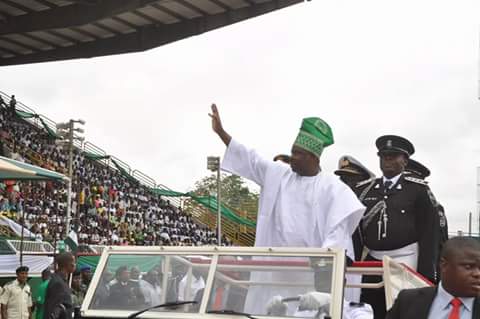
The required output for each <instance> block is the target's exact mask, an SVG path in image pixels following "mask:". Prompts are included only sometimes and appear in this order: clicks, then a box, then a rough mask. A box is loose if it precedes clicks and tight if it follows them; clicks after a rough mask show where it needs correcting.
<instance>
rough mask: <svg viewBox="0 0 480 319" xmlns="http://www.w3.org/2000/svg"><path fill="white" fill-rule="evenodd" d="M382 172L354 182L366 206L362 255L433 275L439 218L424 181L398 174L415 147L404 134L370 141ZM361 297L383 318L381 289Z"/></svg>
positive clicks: (367, 291) (377, 279)
mask: <svg viewBox="0 0 480 319" xmlns="http://www.w3.org/2000/svg"><path fill="white" fill-rule="evenodd" d="M375 144H376V146H377V149H378V153H377V154H378V156H379V158H380V169H381V170H382V173H383V176H382V177H381V178H377V179H376V180H375V182H374V183H368V184H364V185H359V190H358V192H360V193H361V194H362V195H361V198H362V203H363V204H364V205H365V206H366V211H365V215H364V217H363V219H362V221H361V225H360V227H361V229H362V235H363V242H364V245H365V246H366V247H367V248H368V250H369V253H368V255H367V257H366V258H365V260H382V258H383V256H385V255H388V256H390V257H391V258H393V259H394V260H396V261H398V262H403V263H405V264H407V265H409V266H410V267H412V268H414V269H416V270H417V271H418V272H419V273H420V274H422V275H423V276H425V277H426V278H427V279H429V280H431V281H435V280H436V261H437V256H438V234H439V218H438V214H437V211H436V209H435V207H434V206H433V204H432V201H431V199H430V196H429V194H428V192H429V190H428V186H427V183H426V182H425V181H423V180H421V179H419V178H415V177H412V176H408V175H407V174H405V173H404V171H405V168H406V166H407V164H408V160H409V158H410V156H411V155H412V154H413V153H414V152H415V148H414V146H413V145H412V143H410V141H408V140H407V139H405V138H403V137H400V136H395V135H385V136H381V137H379V138H378V139H377V141H376V143H375ZM363 281H364V282H368V283H375V282H380V281H381V277H379V276H364V278H363ZM362 301H364V302H367V303H369V304H371V305H372V306H373V308H374V313H375V319H384V317H385V313H386V309H385V295H384V290H383V288H382V289H363V291H362Z"/></svg>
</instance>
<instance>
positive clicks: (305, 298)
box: [298, 291, 332, 310]
mask: <svg viewBox="0 0 480 319" xmlns="http://www.w3.org/2000/svg"><path fill="white" fill-rule="evenodd" d="M331 301H332V297H331V296H330V294H327V293H325V292H318V291H312V292H309V293H306V294H304V295H301V296H300V302H299V304H298V308H299V309H301V310H318V309H320V308H323V307H326V306H329V305H330V303H331Z"/></svg>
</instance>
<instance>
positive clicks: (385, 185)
mask: <svg viewBox="0 0 480 319" xmlns="http://www.w3.org/2000/svg"><path fill="white" fill-rule="evenodd" d="M392 184H393V183H392V181H389V180H386V181H385V183H383V186H384V187H385V189H390V186H392Z"/></svg>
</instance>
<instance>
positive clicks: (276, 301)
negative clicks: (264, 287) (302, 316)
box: [267, 296, 288, 316]
mask: <svg viewBox="0 0 480 319" xmlns="http://www.w3.org/2000/svg"><path fill="white" fill-rule="evenodd" d="M287 308H288V306H287V304H286V303H285V302H282V296H274V297H273V298H272V299H271V300H270V302H269V303H268V305H267V314H268V315H270V316H285V315H286V314H287Z"/></svg>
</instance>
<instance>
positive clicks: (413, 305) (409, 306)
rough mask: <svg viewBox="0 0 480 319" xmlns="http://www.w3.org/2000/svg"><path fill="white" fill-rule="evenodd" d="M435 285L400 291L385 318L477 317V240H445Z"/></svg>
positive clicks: (479, 253) (479, 314) (479, 271)
mask: <svg viewBox="0 0 480 319" xmlns="http://www.w3.org/2000/svg"><path fill="white" fill-rule="evenodd" d="M440 275H441V281H440V283H439V285H438V287H427V288H418V289H407V290H402V291H401V292H400V294H399V295H398V297H397V300H395V303H394V305H393V307H392V308H391V309H390V311H389V312H388V314H387V317H386V319H410V318H415V319H477V318H480V241H478V240H476V239H473V238H469V237H455V238H452V239H450V240H448V241H447V242H446V243H445V245H444V247H443V251H442V257H441V259H440Z"/></svg>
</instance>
